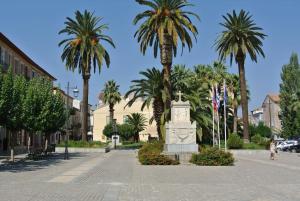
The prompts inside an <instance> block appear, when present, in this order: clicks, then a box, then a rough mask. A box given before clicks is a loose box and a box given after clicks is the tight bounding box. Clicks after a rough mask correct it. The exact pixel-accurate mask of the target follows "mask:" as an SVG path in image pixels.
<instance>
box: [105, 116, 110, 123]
mask: <svg viewBox="0 0 300 201" xmlns="http://www.w3.org/2000/svg"><path fill="white" fill-rule="evenodd" d="M109 123H110V117H109V116H106V124H109Z"/></svg>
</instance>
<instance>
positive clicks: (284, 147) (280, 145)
mask: <svg viewBox="0 0 300 201" xmlns="http://www.w3.org/2000/svg"><path fill="white" fill-rule="evenodd" d="M297 144H298V141H296V140H286V141H283V142H279V143H278V145H277V146H276V149H278V150H281V151H285V150H287V149H288V148H289V147H290V146H292V145H297Z"/></svg>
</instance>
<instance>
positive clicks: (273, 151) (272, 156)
mask: <svg viewBox="0 0 300 201" xmlns="http://www.w3.org/2000/svg"><path fill="white" fill-rule="evenodd" d="M270 152H271V155H270V159H271V160H274V159H275V152H276V147H275V143H274V140H272V141H271V143H270Z"/></svg>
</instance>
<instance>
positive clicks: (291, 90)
mask: <svg viewBox="0 0 300 201" xmlns="http://www.w3.org/2000/svg"><path fill="white" fill-rule="evenodd" d="M281 80H282V82H281V84H280V109H281V113H280V119H281V124H282V134H283V136H284V137H286V138H288V137H291V136H293V135H295V134H296V133H300V126H299V123H298V122H299V121H300V119H299V118H298V115H297V111H298V107H297V102H299V100H300V96H299V92H300V65H299V62H298V56H297V54H295V53H293V54H292V56H291V58H290V63H289V64H287V65H284V66H283V67H282V72H281Z"/></svg>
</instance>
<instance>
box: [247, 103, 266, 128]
mask: <svg viewBox="0 0 300 201" xmlns="http://www.w3.org/2000/svg"><path fill="white" fill-rule="evenodd" d="M263 118H264V110H263V108H262V107H259V108H256V109H254V110H252V111H251V114H250V118H249V121H250V123H251V124H253V125H256V126H257V125H258V123H259V122H263V120H264V119H263Z"/></svg>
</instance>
